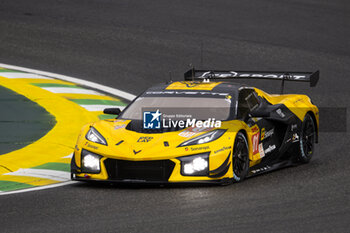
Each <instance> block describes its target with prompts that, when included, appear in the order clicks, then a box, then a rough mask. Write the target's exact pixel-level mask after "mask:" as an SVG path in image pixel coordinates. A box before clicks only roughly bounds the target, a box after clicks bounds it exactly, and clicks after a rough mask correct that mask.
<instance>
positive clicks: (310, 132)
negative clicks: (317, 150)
mask: <svg viewBox="0 0 350 233" xmlns="http://www.w3.org/2000/svg"><path fill="white" fill-rule="evenodd" d="M302 140H303V150H304V154H305V156H310V155H312V152H313V150H314V143H315V125H314V122H313V120H312V119H310V117H308V118H307V119H306V121H305V125H304V128H303V132H302Z"/></svg>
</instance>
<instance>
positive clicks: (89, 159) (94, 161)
mask: <svg viewBox="0 0 350 233" xmlns="http://www.w3.org/2000/svg"><path fill="white" fill-rule="evenodd" d="M101 158H102V156H101V155H98V154H94V153H92V152H90V151H87V150H82V152H81V171H82V172H85V173H100V171H101V167H100V159H101Z"/></svg>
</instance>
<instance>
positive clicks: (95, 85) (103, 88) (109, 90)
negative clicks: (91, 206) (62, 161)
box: [0, 63, 136, 195]
mask: <svg viewBox="0 0 350 233" xmlns="http://www.w3.org/2000/svg"><path fill="white" fill-rule="evenodd" d="M0 67H2V68H6V69H13V70H18V71H23V72H29V73H33V74H37V75H41V76H48V77H52V78H56V79H60V80H63V81H67V82H72V83H76V84H79V85H82V86H87V87H90V88H94V89H96V90H101V91H103V92H106V93H108V94H111V95H114V96H119V97H122V98H124V99H126V100H130V101H131V100H133V99H135V97H136V96H135V95H133V94H130V93H127V92H124V91H121V90H118V89H115V88H112V87H108V86H104V85H101V84H98V83H94V82H90V81H86V80H83V79H79V78H73V77H70V76H66V75H61V74H56V73H50V72H46V71H40V70H35V69H29V68H24V67H20V66H13V65H8V64H3V63H0ZM5 73H6V72H5ZM0 76H1V75H0ZM72 183H75V181H68V182H62V183H58V184H52V185H45V186H39V187H34V188H28V189H21V190H15V191H9V192H0V195H7V194H15V193H24V192H30V191H36V190H43V189H49V188H55V187H60V186H64V185H69V184H72Z"/></svg>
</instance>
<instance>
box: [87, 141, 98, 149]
mask: <svg viewBox="0 0 350 233" xmlns="http://www.w3.org/2000/svg"><path fill="white" fill-rule="evenodd" d="M87 147H89V148H92V149H95V150H97V149H98V147H97V146H94V145H91V144H89V143H88V144H87Z"/></svg>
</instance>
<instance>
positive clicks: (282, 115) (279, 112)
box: [276, 108, 286, 118]
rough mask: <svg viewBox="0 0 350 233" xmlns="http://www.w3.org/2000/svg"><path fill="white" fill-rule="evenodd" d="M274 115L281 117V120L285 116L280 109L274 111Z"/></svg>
mask: <svg viewBox="0 0 350 233" xmlns="http://www.w3.org/2000/svg"><path fill="white" fill-rule="evenodd" d="M276 113H277V114H278V115H279V116H280V117H281V118H284V117H285V116H286V114H284V112H283V111H282V109H280V108H279V109H277V110H276Z"/></svg>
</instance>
